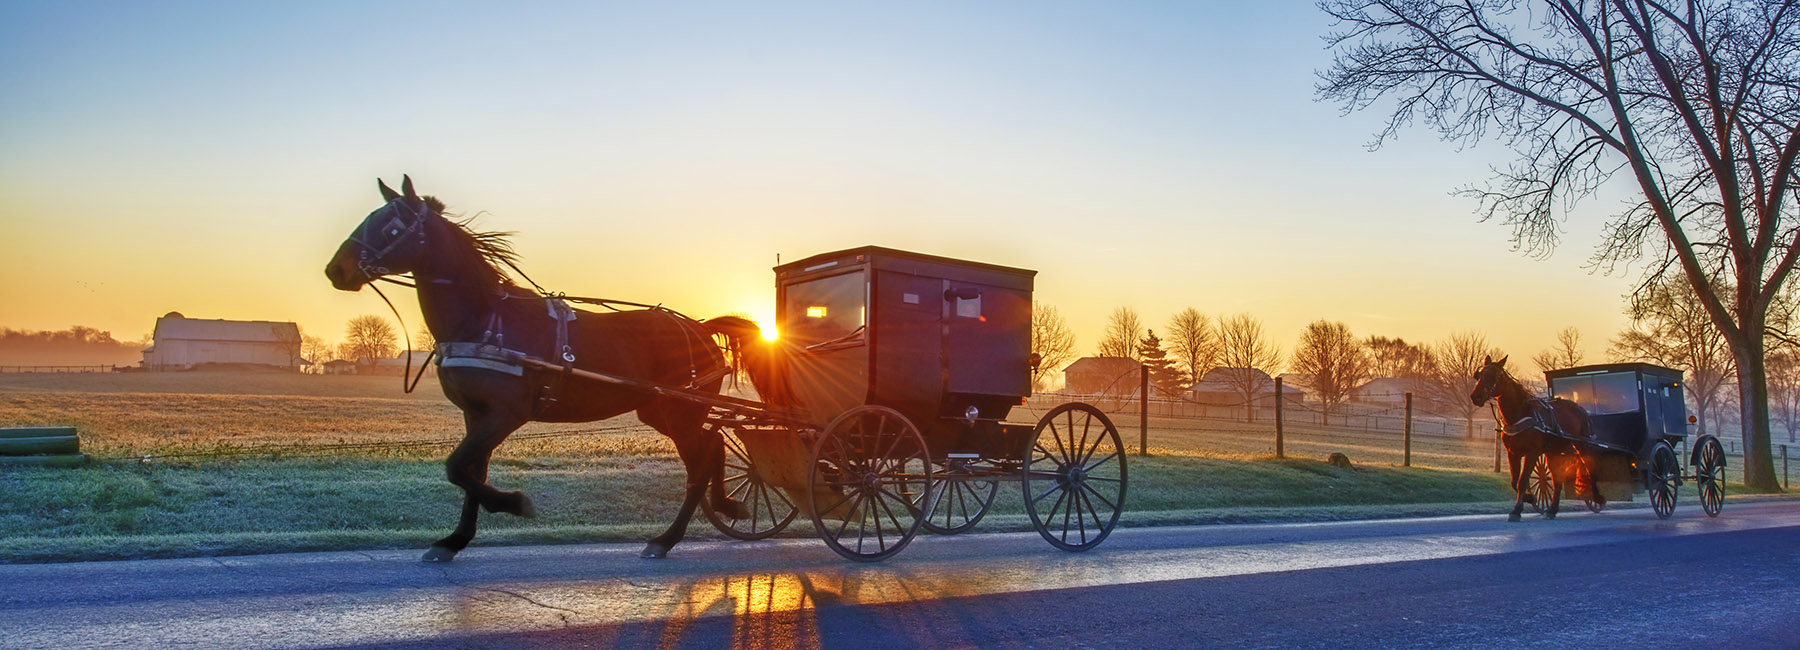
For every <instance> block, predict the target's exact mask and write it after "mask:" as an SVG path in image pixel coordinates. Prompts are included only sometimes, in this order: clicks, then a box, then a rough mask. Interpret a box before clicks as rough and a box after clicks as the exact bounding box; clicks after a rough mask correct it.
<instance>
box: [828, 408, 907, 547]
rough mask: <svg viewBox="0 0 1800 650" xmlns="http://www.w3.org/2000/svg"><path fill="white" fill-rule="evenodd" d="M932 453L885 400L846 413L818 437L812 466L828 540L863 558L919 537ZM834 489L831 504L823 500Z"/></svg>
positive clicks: (830, 497)
mask: <svg viewBox="0 0 1800 650" xmlns="http://www.w3.org/2000/svg"><path fill="white" fill-rule="evenodd" d="M931 478H932V476H931V456H930V455H928V454H927V453H926V451H925V438H924V436H921V435H920V434H919V429H918V427H915V426H913V424H912V422H909V421H907V419H906V416H904V415H901V414H900V413H899V412H898V411H895V410H893V409H890V408H887V407H884V406H868V405H864V406H858V407H856V408H853V409H850V410H848V411H845V412H844V413H843V415H839V416H838V417H837V419H835V420H832V421H831V424H830V425H828V426H826V427H825V431H824V432H823V433H821V434H820V435H819V442H818V443H817V444H815V445H814V446H813V462H812V467H811V468H810V469H809V470H808V471H807V483H808V486H809V487H810V488H811V489H810V490H808V495H807V498H808V499H809V500H810V505H811V508H810V509H811V510H812V520H813V526H815V527H817V528H818V531H819V537H821V538H824V540H825V545H826V546H830V547H831V550H833V551H836V552H837V554H838V555H842V556H844V557H846V558H849V559H852V560H857V561H859V562H873V561H876V560H882V559H886V558H887V557H888V556H891V555H893V554H895V553H898V552H900V549H902V548H906V545H907V544H908V543H910V542H912V539H913V537H914V536H915V535H918V533H919V525H920V524H921V523H923V522H924V518H923V517H922V514H923V513H921V512H920V511H919V507H918V505H917V504H919V503H925V502H927V501H928V500H929V499H930V498H931V495H930V488H931V486H932V480H931ZM821 495H828V496H826V499H828V500H829V502H827V503H820V499H821Z"/></svg>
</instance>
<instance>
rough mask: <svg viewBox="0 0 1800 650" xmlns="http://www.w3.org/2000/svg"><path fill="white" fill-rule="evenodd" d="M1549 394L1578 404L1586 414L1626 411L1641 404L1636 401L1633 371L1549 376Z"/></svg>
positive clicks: (1636, 392)
mask: <svg viewBox="0 0 1800 650" xmlns="http://www.w3.org/2000/svg"><path fill="white" fill-rule="evenodd" d="M1550 394H1551V395H1553V396H1556V397H1561V398H1563V399H1566V400H1569V401H1571V402H1574V403H1576V404H1580V405H1581V408H1583V409H1586V410H1587V412H1588V415H1611V414H1614V413H1630V412H1633V411H1638V410H1641V409H1642V408H1643V407H1642V405H1641V404H1640V403H1639V401H1638V381H1637V373H1634V372H1609V373H1604V374H1597V375H1576V376H1574V377H1557V378H1555V379H1552V380H1550Z"/></svg>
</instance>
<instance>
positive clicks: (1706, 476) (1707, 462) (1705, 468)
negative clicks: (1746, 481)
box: [1694, 435, 1725, 517]
mask: <svg viewBox="0 0 1800 650" xmlns="http://www.w3.org/2000/svg"><path fill="white" fill-rule="evenodd" d="M1694 474H1695V476H1694V478H1695V479H1696V482H1697V483H1699V484H1700V509H1701V510H1705V511H1706V516H1708V517H1717V516H1719V509H1720V508H1722V507H1724V506H1725V449H1724V447H1722V446H1720V445H1719V439H1718V438H1714V437H1712V436H1710V435H1709V436H1706V437H1704V438H1701V439H1700V454H1699V459H1698V462H1696V463H1695V464H1694Z"/></svg>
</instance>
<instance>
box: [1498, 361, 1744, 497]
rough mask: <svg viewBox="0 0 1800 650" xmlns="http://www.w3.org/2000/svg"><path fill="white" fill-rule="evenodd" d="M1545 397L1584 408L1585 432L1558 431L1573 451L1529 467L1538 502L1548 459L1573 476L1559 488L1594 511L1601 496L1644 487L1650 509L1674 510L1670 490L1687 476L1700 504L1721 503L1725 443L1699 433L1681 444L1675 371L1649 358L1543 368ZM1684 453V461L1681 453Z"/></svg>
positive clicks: (1681, 408) (1681, 404) (1549, 483)
mask: <svg viewBox="0 0 1800 650" xmlns="http://www.w3.org/2000/svg"><path fill="white" fill-rule="evenodd" d="M1544 378H1545V379H1546V380H1547V381H1548V382H1549V384H1550V394H1551V396H1552V397H1555V398H1561V399H1566V400H1569V401H1571V402H1574V403H1576V404H1578V405H1580V406H1581V407H1582V409H1583V410H1585V411H1586V412H1587V416H1588V427H1589V430H1590V431H1591V432H1592V436H1591V437H1589V438H1574V437H1568V436H1561V435H1560V434H1558V435H1559V437H1561V438H1563V439H1564V440H1566V441H1568V442H1569V443H1570V445H1571V448H1572V449H1573V451H1574V453H1572V454H1566V455H1561V456H1560V457H1559V458H1558V459H1556V460H1555V461H1552V460H1551V459H1550V457H1549V456H1545V457H1544V458H1542V459H1540V460H1539V461H1538V463H1537V465H1536V466H1534V467H1533V468H1532V471H1531V479H1530V488H1531V490H1532V493H1533V498H1534V499H1535V501H1536V503H1535V504H1534V507H1537V508H1540V509H1541V508H1543V507H1544V505H1543V504H1547V503H1549V502H1550V497H1551V496H1552V495H1551V490H1553V489H1554V487H1553V486H1554V484H1555V482H1554V481H1553V480H1552V476H1553V475H1552V470H1553V468H1552V466H1551V463H1552V462H1560V463H1566V464H1567V466H1566V467H1564V468H1562V469H1563V470H1564V471H1561V472H1557V474H1559V475H1562V476H1570V477H1573V478H1574V480H1573V481H1572V482H1569V483H1567V484H1566V485H1567V487H1565V491H1566V492H1568V493H1569V494H1570V496H1580V497H1581V499H1582V501H1583V502H1584V503H1586V504H1587V507H1588V509H1590V510H1593V511H1594V512H1599V511H1600V510H1601V509H1602V508H1603V507H1604V504H1603V502H1601V501H1599V500H1597V499H1595V496H1594V495H1595V494H1599V495H1603V496H1605V498H1606V499H1608V500H1613V499H1620V500H1630V499H1631V497H1632V495H1633V494H1634V493H1640V492H1641V493H1647V494H1648V495H1649V497H1650V505H1651V507H1652V508H1654V509H1655V511H1656V516H1657V517H1660V518H1664V519H1666V518H1668V517H1669V515H1671V514H1673V513H1674V512H1675V500H1676V499H1675V496H1676V492H1677V490H1678V489H1679V488H1680V486H1681V485H1682V483H1684V482H1686V481H1694V482H1695V484H1696V485H1697V487H1698V489H1699V491H1700V508H1701V509H1702V510H1704V511H1706V514H1707V515H1708V516H1713V517H1716V516H1718V515H1719V509H1720V507H1722V506H1723V505H1724V503H1725V449H1724V447H1723V446H1721V445H1720V444H1719V440H1718V438H1716V437H1714V436H1713V435H1712V434H1710V433H1708V434H1701V435H1699V436H1697V437H1694V438H1693V443H1692V445H1691V446H1690V445H1689V444H1688V439H1689V435H1688V425H1689V424H1692V423H1693V421H1694V420H1693V418H1690V417H1688V415H1687V404H1686V402H1685V401H1684V398H1683V393H1682V373H1681V371H1680V370H1675V369H1673V368H1664V367H1662V366H1657V365H1652V364H1648V363H1614V364H1604V365H1593V366H1581V367H1577V368H1564V369H1561V370H1551V371H1549V372H1546V373H1544ZM1683 457H1685V458H1687V464H1686V466H1685V467H1684V466H1683V465H1682V463H1681V460H1680V459H1681V458H1683Z"/></svg>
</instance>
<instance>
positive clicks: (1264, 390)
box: [1188, 368, 1306, 407]
mask: <svg viewBox="0 0 1800 650" xmlns="http://www.w3.org/2000/svg"><path fill="white" fill-rule="evenodd" d="M1250 382H1254V389H1255V390H1254V391H1253V392H1254V399H1255V401H1256V405H1257V406H1259V407H1272V406H1274V405H1275V380H1274V379H1273V378H1271V377H1269V373H1266V372H1263V371H1261V370H1257V369H1255V368H1213V369H1212V370H1208V371H1206V375H1205V376H1203V377H1201V378H1200V381H1198V382H1195V383H1194V387H1193V388H1192V389H1190V390H1189V392H1188V394H1189V395H1190V399H1192V400H1193V401H1195V402H1198V403H1200V404H1207V405H1211V406H1243V405H1244V388H1243V387H1244V384H1245V383H1250ZM1305 399H1306V391H1303V390H1300V389H1298V388H1294V387H1293V386H1289V385H1287V381H1286V380H1285V379H1284V380H1283V381H1282V385H1281V400H1282V401H1283V402H1284V403H1286V404H1289V405H1292V406H1298V405H1300V403H1301V402H1302V401H1303V400H1305Z"/></svg>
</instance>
